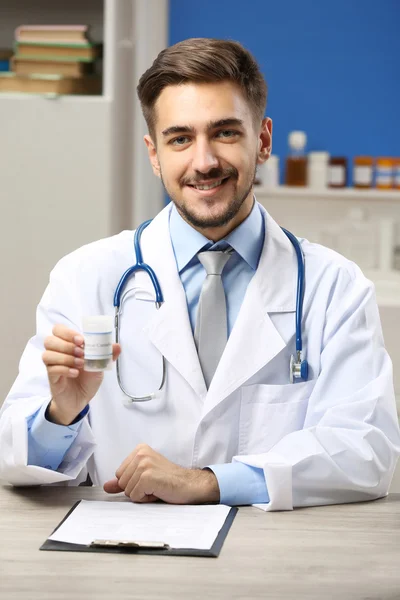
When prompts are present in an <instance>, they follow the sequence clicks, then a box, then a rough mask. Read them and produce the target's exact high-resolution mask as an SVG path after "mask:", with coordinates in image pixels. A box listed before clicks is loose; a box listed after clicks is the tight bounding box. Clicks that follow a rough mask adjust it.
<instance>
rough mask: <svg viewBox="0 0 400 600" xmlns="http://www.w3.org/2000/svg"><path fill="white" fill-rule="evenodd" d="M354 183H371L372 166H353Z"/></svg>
mask: <svg viewBox="0 0 400 600" xmlns="http://www.w3.org/2000/svg"><path fill="white" fill-rule="evenodd" d="M354 183H355V184H356V185H357V184H358V185H371V184H372V167H369V166H368V165H364V166H360V165H356V166H355V167H354Z"/></svg>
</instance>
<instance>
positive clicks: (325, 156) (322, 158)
mask: <svg viewBox="0 0 400 600" xmlns="http://www.w3.org/2000/svg"><path fill="white" fill-rule="evenodd" d="M308 158H309V160H311V161H313V162H321V163H327V162H328V160H329V152H309V153H308Z"/></svg>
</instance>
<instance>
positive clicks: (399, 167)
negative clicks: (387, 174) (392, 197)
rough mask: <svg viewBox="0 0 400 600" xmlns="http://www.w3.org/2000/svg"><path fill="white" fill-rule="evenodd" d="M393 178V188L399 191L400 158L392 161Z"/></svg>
mask: <svg viewBox="0 0 400 600" xmlns="http://www.w3.org/2000/svg"><path fill="white" fill-rule="evenodd" d="M393 170H394V176H393V187H394V188H395V189H396V190H400V158H395V159H394V165H393Z"/></svg>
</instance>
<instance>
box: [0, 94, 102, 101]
mask: <svg viewBox="0 0 400 600" xmlns="http://www.w3.org/2000/svg"><path fill="white" fill-rule="evenodd" d="M16 100H17V101H21V102H29V101H31V102H32V101H37V100H47V101H50V100H51V101H53V102H54V101H57V102H96V103H98V102H105V101H107V102H108V101H109V98H107V96H104V95H103V94H89V95H85V94H59V95H58V94H22V93H17V92H15V93H12V92H0V103H1V102H2V101H3V102H7V101H11V102H15V101H16Z"/></svg>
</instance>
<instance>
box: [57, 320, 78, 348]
mask: <svg viewBox="0 0 400 600" xmlns="http://www.w3.org/2000/svg"><path fill="white" fill-rule="evenodd" d="M52 333H53V335H55V336H56V337H59V338H61V339H63V340H65V341H66V342H73V343H74V344H77V345H78V346H81V345H82V344H83V342H84V339H83V335H82V334H81V333H79V331H75V330H74V329H70V328H69V327H67V326H66V325H62V324H61V323H58V324H57V325H54V327H53V332H52Z"/></svg>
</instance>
